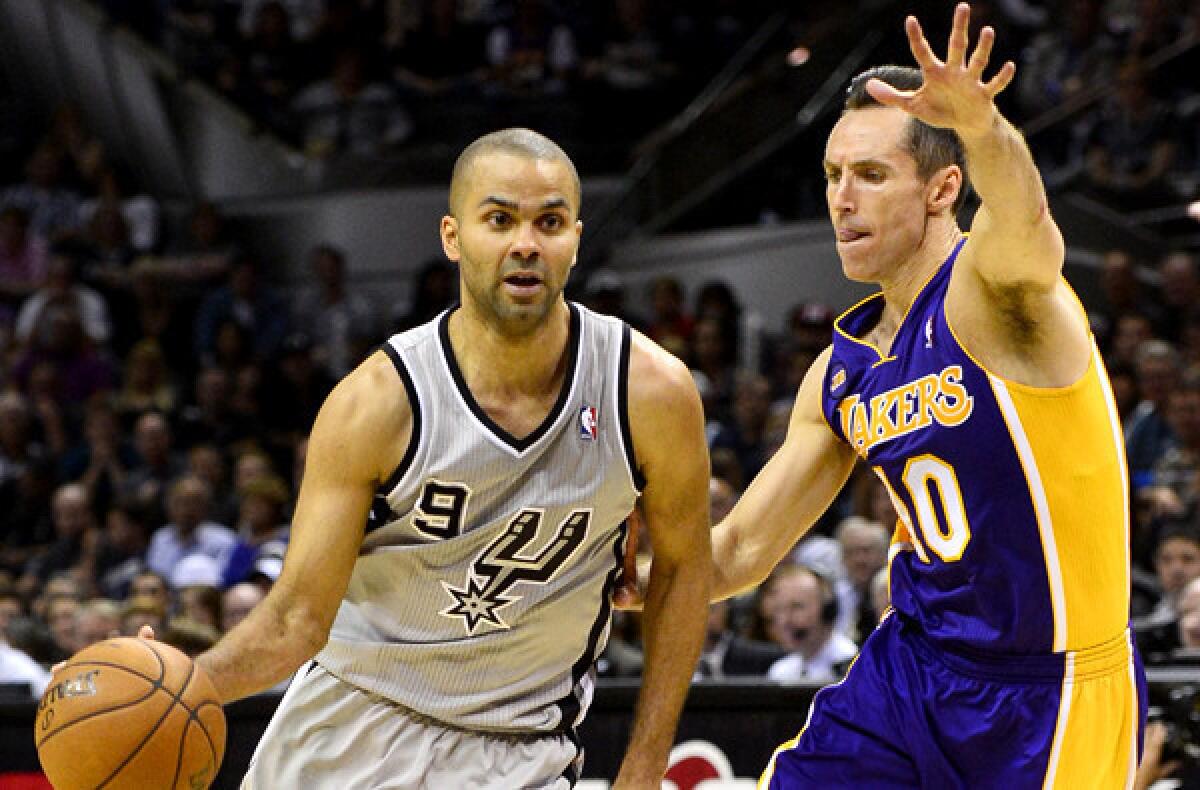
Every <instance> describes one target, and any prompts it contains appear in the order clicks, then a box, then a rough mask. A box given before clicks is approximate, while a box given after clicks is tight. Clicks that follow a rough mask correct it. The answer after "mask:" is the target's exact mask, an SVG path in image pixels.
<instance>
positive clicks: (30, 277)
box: [0, 206, 49, 323]
mask: <svg viewBox="0 0 1200 790" xmlns="http://www.w3.org/2000/svg"><path fill="white" fill-rule="evenodd" d="M48 269H49V261H48V251H47V247H46V242H45V240H44V239H41V238H39V237H37V236H34V235H32V234H30V233H29V214H27V213H26V212H25V210H24V209H22V208H18V207H17V206H7V207H5V208H3V209H0V300H2V301H3V304H4V306H5V314H6V316H7V318H6V320H5V323H8V322H9V321H11V320H12V315H14V314H15V313H16V308H17V307H18V306H19V305H20V304H21V302H23V301H24V300H25V299H27V298H28V297H29V296H31V295H32V294H33V292H34V291H35V290H36V289H37V288H38V287H39V286H40V285H41V284H42V282H43V281H44V280H45V279H46V273H47V271H48Z"/></svg>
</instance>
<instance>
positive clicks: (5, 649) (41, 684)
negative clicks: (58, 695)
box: [0, 628, 50, 699]
mask: <svg viewBox="0 0 1200 790" xmlns="http://www.w3.org/2000/svg"><path fill="white" fill-rule="evenodd" d="M0 683H15V684H20V683H25V684H28V686H29V691H30V697H32V698H33V699H39V698H40V697H41V696H42V694H44V693H45V692H46V687H47V686H49V685H50V673H49V672H47V671H46V670H45V669H43V668H42V667H41V665H40V664H38V662H36V661H34V660H33V658H32V657H31V656H30V655H29V654H28V653H25V652H24V651H22V650H19V649H18V648H16V647H14V646H13V645H10V644H9V642H8V639H7V638H6V636H5V629H4V628H0Z"/></svg>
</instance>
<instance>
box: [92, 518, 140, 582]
mask: <svg viewBox="0 0 1200 790" xmlns="http://www.w3.org/2000/svg"><path fill="white" fill-rule="evenodd" d="M149 542H150V536H149V534H148V527H147V525H146V516H145V515H144V514H143V513H142V512H141V510H140V509H139V508H137V507H136V506H134V505H132V504H130V503H126V502H120V501H118V502H114V503H113V504H111V505H109V507H108V512H107V513H105V514H104V534H103V535H102V536H101V537H100V542H99V546H98V547H97V549H96V560H95V563H96V588H97V590H98V591H99V592H100V594H101V595H104V596H107V597H109V598H113V599H118V600H119V599H123V598H125V597H126V596H127V595H128V594H129V590H130V588H131V587H132V585H133V580H134V579H135V578H137V577H138V575H139V574H140V573H142V571H143V570H144V569H145V566H144V564H143V563H144V557H145V556H146V547H147V546H148V545H149Z"/></svg>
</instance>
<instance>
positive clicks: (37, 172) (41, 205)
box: [0, 142, 79, 242]
mask: <svg viewBox="0 0 1200 790" xmlns="http://www.w3.org/2000/svg"><path fill="white" fill-rule="evenodd" d="M64 164H65V162H64V158H63V153H62V150H61V149H60V148H59V147H58V146H56V145H54V144H53V143H50V142H43V143H41V144H40V145H38V147H37V148H35V149H34V151H33V153H32V154H31V155H30V157H29V160H28V161H27V162H26V164H25V181H24V182H23V183H20V184H15V185H13V186H10V187H7V188H6V189H4V190H2V191H0V207H8V206H15V207H17V208H19V209H22V210H23V211H24V212H25V213H26V214H27V215H28V216H29V232H30V233H32V234H33V235H34V236H37V237H38V238H40V239H43V240H45V241H46V242H55V241H58V240H59V239H61V238H62V237H64V236H66V235H68V234H70V233H72V232H73V231H75V230H76V229H77V228H78V227H79V195H78V193H76V192H75V191H73V190H71V189H67V188H66V187H64V186H63V166H64Z"/></svg>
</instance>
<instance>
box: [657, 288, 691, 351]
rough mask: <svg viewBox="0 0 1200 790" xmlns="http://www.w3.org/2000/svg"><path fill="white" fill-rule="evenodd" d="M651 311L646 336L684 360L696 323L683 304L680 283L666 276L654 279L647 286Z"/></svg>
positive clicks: (689, 349) (689, 348) (689, 347)
mask: <svg viewBox="0 0 1200 790" xmlns="http://www.w3.org/2000/svg"><path fill="white" fill-rule="evenodd" d="M650 309H651V316H650V323H649V325H648V326H647V327H646V334H647V335H648V336H649V337H650V339H652V340H653V341H654V342H656V343H658V344H659V345H660V346H662V347H663V348H665V349H667V350H668V351H670V352H671V353H672V354H674V355H675V356H677V357H679V358H680V359H687V358H688V357H689V355H690V351H691V342H692V333H693V332H694V331H695V329H696V322H695V321H694V320H693V319H692V316H691V314H690V313H688V312H687V309H686V306H685V304H684V297H683V283H681V282H679V280H678V278H676V277H671V276H669V275H664V276H662V277H657V278H655V279H654V282H653V283H651V285H650Z"/></svg>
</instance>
